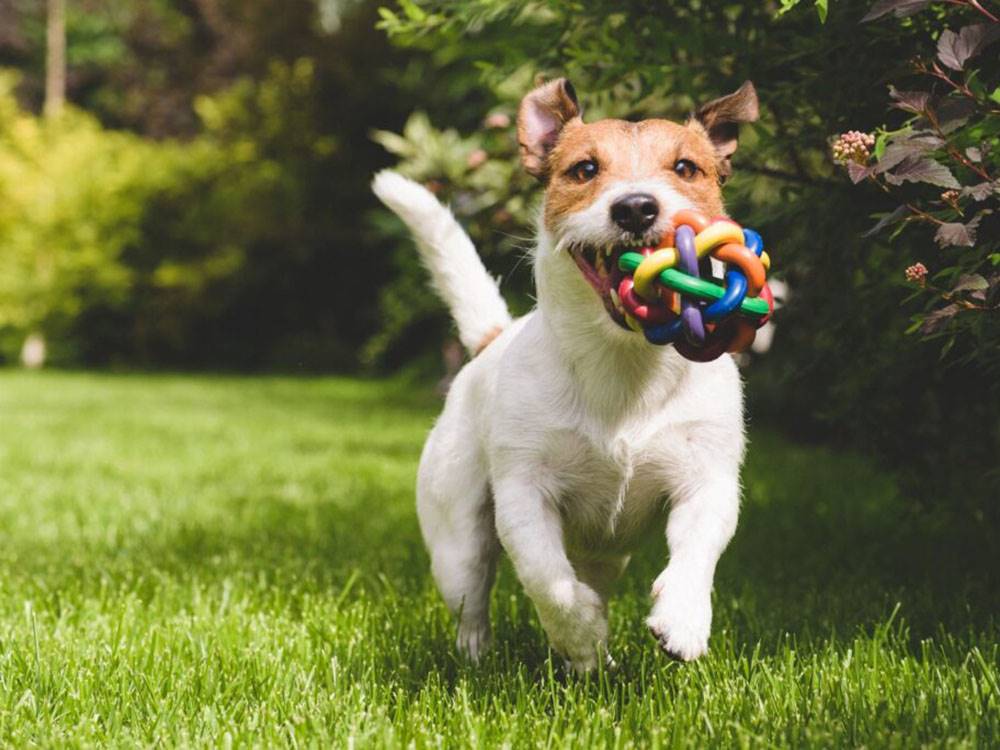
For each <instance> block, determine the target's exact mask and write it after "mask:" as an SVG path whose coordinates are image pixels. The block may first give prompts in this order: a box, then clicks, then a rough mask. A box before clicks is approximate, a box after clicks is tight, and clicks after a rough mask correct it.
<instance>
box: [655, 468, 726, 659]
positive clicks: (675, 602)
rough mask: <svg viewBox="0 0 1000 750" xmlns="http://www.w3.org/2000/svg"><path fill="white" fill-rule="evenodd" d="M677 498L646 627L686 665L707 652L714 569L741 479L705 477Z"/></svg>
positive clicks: (724, 538)
mask: <svg viewBox="0 0 1000 750" xmlns="http://www.w3.org/2000/svg"><path fill="white" fill-rule="evenodd" d="M686 490H687V491H686V492H684V493H683V494H682V495H681V496H680V497H678V498H677V499H676V500H675V503H674V507H673V510H672V511H671V513H670V519H669V520H668V522H667V543H668V545H669V546H670V562H669V564H668V565H667V567H666V568H665V569H664V571H663V572H662V573H660V575H659V576H658V577H657V579H656V581H655V582H654V583H653V592H652V593H653V599H654V603H653V610H652V612H651V613H650V615H649V618H648V619H647V620H646V624H647V625H648V626H649V629H650V630H651V631H652V632H653V635H654V636H655V637H656V639H657V640H658V641H659V643H660V647H661V648H663V650H664V651H666V652H667V653H668V654H670V655H671V656H673V657H675V658H678V659H682V660H684V661H690V660H692V659H697V658H698V657H699V656H701V655H702V654H704V653H705V652H706V651H708V635H709V631H710V630H711V627H712V578H713V577H714V576H715V565H716V563H717V562H718V561H719V556H720V555H721V554H722V551H723V550H724V549H725V548H726V545H727V544H728V543H729V540H730V539H731V538H732V536H733V533H734V532H735V531H736V520H737V516H738V515H739V481H738V479H737V478H736V476H730V477H719V476H715V477H711V476H709V477H706V478H705V481H704V482H702V483H701V484H699V485H696V486H694V487H688V488H686Z"/></svg>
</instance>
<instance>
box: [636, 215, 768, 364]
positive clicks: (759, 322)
mask: <svg viewBox="0 0 1000 750" xmlns="http://www.w3.org/2000/svg"><path fill="white" fill-rule="evenodd" d="M674 226H675V227H676V229H675V231H674V233H673V235H669V234H668V235H666V236H664V238H663V241H662V242H661V243H660V247H659V248H651V247H650V248H643V249H642V250H641V251H639V252H626V253H623V254H622V256H621V257H620V258H619V259H618V267H619V268H620V269H621V270H622V271H623V272H624V273H625V276H624V278H622V280H621V281H620V282H619V284H618V289H617V292H618V297H619V298H620V299H621V303H622V307H624V308H625V311H626V314H625V320H626V322H627V323H628V325H629V326H630V327H631V328H632V329H633V330H635V331H639V332H641V333H642V334H643V335H645V337H646V340H647V341H649V342H650V343H653V344H658V345H664V344H673V345H674V347H675V348H676V349H677V351H678V352H679V353H680V354H681V355H682V356H684V357H686V358H687V359H690V360H692V361H695V362H710V361H711V360H713V359H716V358H718V357H720V356H721V355H722V354H723V353H725V352H740V351H743V350H744V349H746V348H748V347H749V346H750V345H751V344H752V343H753V340H754V336H755V335H756V333H757V329H758V328H760V327H761V326H763V325H764V324H765V323H767V321H768V320H769V319H770V317H771V315H772V313H773V312H774V297H773V296H772V295H771V290H770V289H769V288H768V286H767V270H768V269H769V268H770V265H771V261H770V258H769V257H768V255H767V253H766V252H764V242H763V240H762V239H761V237H760V235H759V234H757V233H756V232H755V231H753V230H752V229H743V228H742V227H740V225H739V224H737V223H736V222H734V221H732V220H731V219H726V218H717V219H713V220H711V221H709V219H708V218H706V217H705V216H703V215H702V214H700V213H698V212H697V211H691V210H686V211H680V212H678V213H677V214H676V215H675V216H674ZM706 257H712V258H715V259H717V260H720V261H722V262H723V263H725V267H726V270H725V275H724V278H725V286H720V285H719V284H717V283H715V282H714V281H713V280H711V279H706V278H702V276H701V273H700V272H699V260H701V259H703V258H706Z"/></svg>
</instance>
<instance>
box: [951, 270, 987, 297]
mask: <svg viewBox="0 0 1000 750" xmlns="http://www.w3.org/2000/svg"><path fill="white" fill-rule="evenodd" d="M989 288H990V283H989V282H988V281H987V280H986V279H985V278H984V277H983V276H980V275H979V274H978V273H965V274H962V275H961V276H959V277H958V282H957V283H956V284H955V286H953V287H952V288H951V291H952V292H974V291H977V290H982V289H989Z"/></svg>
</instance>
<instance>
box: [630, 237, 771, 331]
mask: <svg viewBox="0 0 1000 750" xmlns="http://www.w3.org/2000/svg"><path fill="white" fill-rule="evenodd" d="M644 259H645V258H644V256H642V255H640V254H639V253H622V256H621V258H619V259H618V267H619V268H620V269H621V270H623V271H625V272H626V273H635V269H637V268H638V267H639V264H640V263H642V261H643V260H644ZM658 279H659V281H660V283H661V284H663V285H664V286H665V287H668V288H670V289H674V290H675V291H678V292H680V293H681V294H687V295H690V296H692V297H697V298H699V299H703V300H705V301H708V302H714V301H715V300H718V299H721V298H722V295H723V294H725V293H726V290H725V289H724V288H723V287H721V286H719V285H718V284H713V283H712V282H711V281H705V280H704V279H699V278H696V277H694V276H688V275H687V274H686V273H683V272H682V271H678V270H677V269H676V268H667V269H664V270H663V271H661V272H660V275H659V277H658ZM770 309H771V308H770V307H769V306H768V304H767V300H764V299H761V298H760V297H747V298H745V299H744V300H743V302H741V303H740V312H741V313H743V314H744V315H750V316H753V317H755V318H762V317H764V316H765V315H767V314H768V312H769V311H770Z"/></svg>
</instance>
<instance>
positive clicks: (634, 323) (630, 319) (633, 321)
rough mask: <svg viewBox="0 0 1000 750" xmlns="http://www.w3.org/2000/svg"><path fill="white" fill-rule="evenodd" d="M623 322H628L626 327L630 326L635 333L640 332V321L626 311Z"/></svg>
mask: <svg viewBox="0 0 1000 750" xmlns="http://www.w3.org/2000/svg"><path fill="white" fill-rule="evenodd" d="M625 322H626V323H628V327H629V328H631V329H632V330H633V331H635V332H636V333H642V323H640V322H639V321H638V320H636V319H635V318H633V317H632V316H631V315H629V314H628V313H625Z"/></svg>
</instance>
